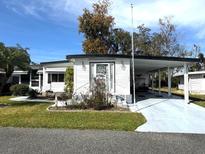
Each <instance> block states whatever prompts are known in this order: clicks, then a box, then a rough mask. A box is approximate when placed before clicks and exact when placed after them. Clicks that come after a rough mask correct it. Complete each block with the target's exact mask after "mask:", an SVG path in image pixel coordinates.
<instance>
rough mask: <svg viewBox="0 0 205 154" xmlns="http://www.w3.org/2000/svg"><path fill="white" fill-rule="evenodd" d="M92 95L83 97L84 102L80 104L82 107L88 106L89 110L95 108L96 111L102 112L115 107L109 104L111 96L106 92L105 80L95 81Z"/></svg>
mask: <svg viewBox="0 0 205 154" xmlns="http://www.w3.org/2000/svg"><path fill="white" fill-rule="evenodd" d="M91 93H92V95H91V96H89V95H83V96H81V97H82V100H83V101H82V102H81V104H80V105H81V106H83V107H84V106H86V107H87V108H94V109H95V110H102V109H107V108H111V107H113V105H112V104H111V103H109V102H108V96H109V95H108V93H107V92H106V85H105V83H104V81H103V80H100V79H97V80H96V79H95V80H94V83H93V88H92V89H91Z"/></svg>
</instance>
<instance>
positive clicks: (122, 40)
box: [110, 28, 131, 54]
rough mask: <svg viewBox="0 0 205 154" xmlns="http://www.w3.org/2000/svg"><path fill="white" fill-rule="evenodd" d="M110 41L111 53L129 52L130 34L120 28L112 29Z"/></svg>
mask: <svg viewBox="0 0 205 154" xmlns="http://www.w3.org/2000/svg"><path fill="white" fill-rule="evenodd" d="M110 43H111V46H112V53H120V54H130V53H131V35H130V33H129V32H127V31H125V30H123V29H121V28H116V29H113V31H112V37H111V41H110Z"/></svg>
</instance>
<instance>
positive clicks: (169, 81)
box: [168, 67, 172, 97]
mask: <svg viewBox="0 0 205 154" xmlns="http://www.w3.org/2000/svg"><path fill="white" fill-rule="evenodd" d="M171 81H172V80H171V69H170V67H168V96H169V97H170V96H171V95H172V94H171V87H172V85H171Z"/></svg>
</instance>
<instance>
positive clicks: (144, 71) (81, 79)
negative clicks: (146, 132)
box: [67, 54, 199, 103]
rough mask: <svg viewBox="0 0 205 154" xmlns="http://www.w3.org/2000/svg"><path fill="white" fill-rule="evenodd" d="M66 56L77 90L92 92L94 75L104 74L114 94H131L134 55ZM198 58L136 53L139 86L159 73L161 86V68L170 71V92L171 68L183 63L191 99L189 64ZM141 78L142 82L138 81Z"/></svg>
mask: <svg viewBox="0 0 205 154" xmlns="http://www.w3.org/2000/svg"><path fill="white" fill-rule="evenodd" d="M67 59H68V60H69V61H72V62H73V68H74V93H76V94H81V93H86V92H89V91H90V89H91V86H92V82H93V79H94V78H102V79H103V80H104V81H105V83H106V86H107V89H108V90H109V92H110V93H111V94H113V95H117V96H121V97H124V99H125V100H126V99H127V98H131V96H132V87H133V86H132V78H131V76H132V75H131V56H129V55H95V54H86V55H68V56H67ZM196 62H199V59H195V58H178V57H156V56H135V59H134V63H135V65H134V69H135V81H136V87H137V88H138V87H140V86H142V85H144V86H148V84H149V80H150V78H149V77H151V78H152V77H153V75H154V74H155V73H156V72H157V73H159V89H160V87H161V77H160V71H162V70H163V71H167V74H168V89H169V95H171V77H172V76H171V72H172V69H173V68H175V67H181V66H182V67H184V70H185V72H184V80H185V87H186V88H185V90H184V91H185V93H184V94H185V102H187V103H188V102H189V93H188V65H189V64H193V63H196ZM138 81H140V82H138Z"/></svg>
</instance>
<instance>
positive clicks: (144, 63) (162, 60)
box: [134, 56, 199, 103]
mask: <svg viewBox="0 0 205 154" xmlns="http://www.w3.org/2000/svg"><path fill="white" fill-rule="evenodd" d="M197 62H199V59H197V58H179V57H157V56H135V61H134V63H135V64H134V66H135V76H137V75H139V74H149V76H150V79H151V80H152V86H151V87H152V90H153V77H154V75H155V74H156V73H157V74H158V82H159V83H158V86H159V87H158V89H159V94H160V88H161V72H162V71H166V74H167V76H168V83H167V85H168V96H171V83H172V82H171V80H172V72H173V69H174V68H177V67H181V68H183V69H184V100H185V102H186V103H189V88H188V85H189V84H188V82H189V81H188V68H189V66H190V65H191V64H194V63H197ZM136 82H137V81H136Z"/></svg>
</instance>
